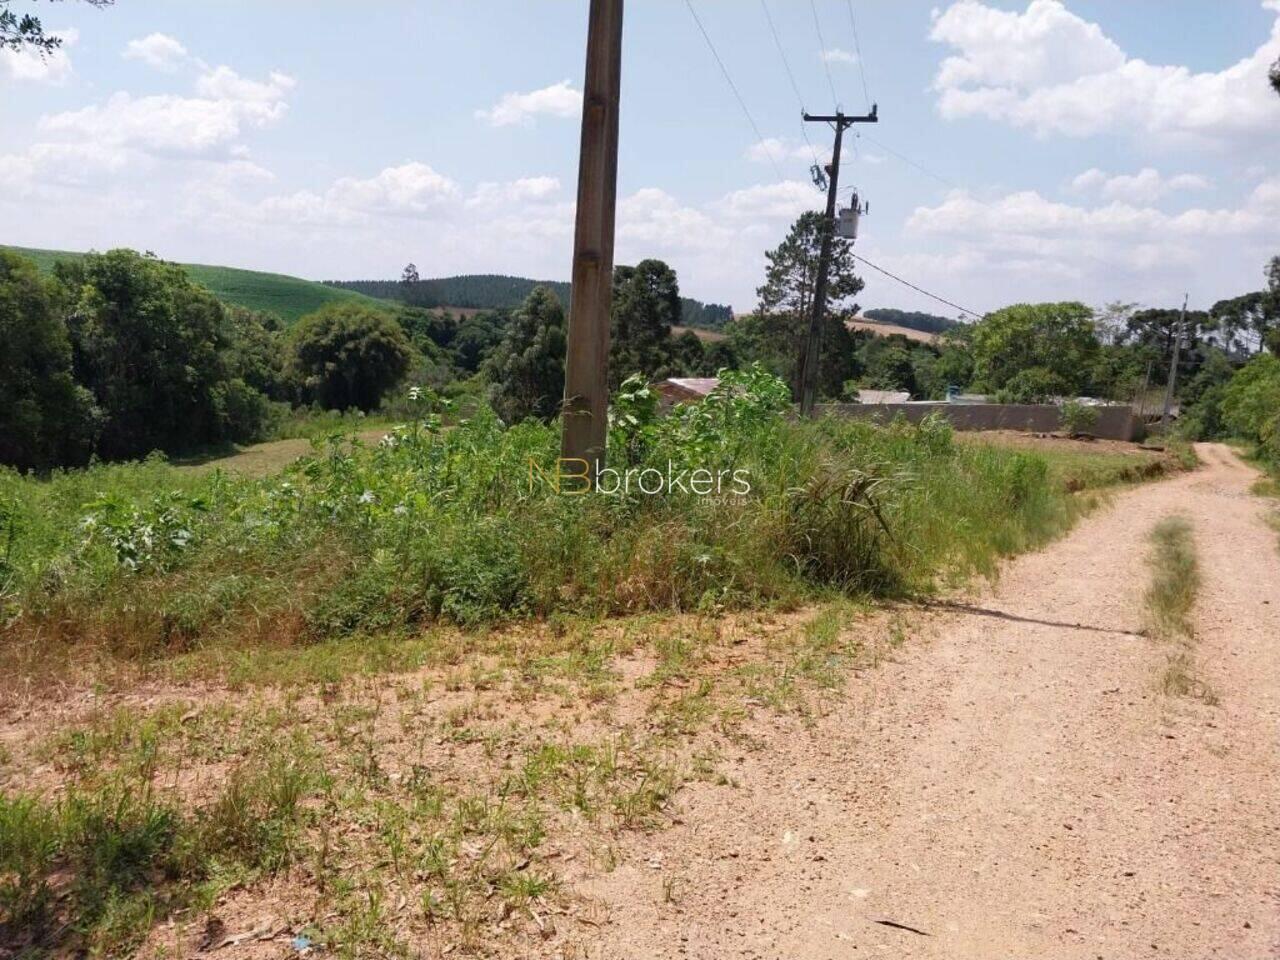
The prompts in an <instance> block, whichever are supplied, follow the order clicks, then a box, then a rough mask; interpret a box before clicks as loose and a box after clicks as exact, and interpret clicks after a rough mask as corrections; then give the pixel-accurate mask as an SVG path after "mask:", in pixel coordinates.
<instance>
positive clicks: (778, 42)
mask: <svg viewBox="0 0 1280 960" xmlns="http://www.w3.org/2000/svg"><path fill="white" fill-rule="evenodd" d="M760 6H761V7H763V8H764V18H765V20H767V21H768V23H769V32H770V33H772V34H773V43H774V46H776V47H777V48H778V56H779V57H781V58H782V67H783V69H784V70H786V72H787V79H789V80H790V81H791V89H792V91H793V92H794V93H795V95H796V102H797V103H799V104H800V113H801V114H802V115H803V114H804V97H802V96H801V95H800V85H799V84H798V83H796V75H795V74H794V73H792V72H791V63H790V62H789V61H788V60H787V52H786V50H785V49H783V46H782V38H781V37H780V36H778V28H777V26H775V25H774V22H773V14H771V13H770V12H769V2H768V0H760ZM800 132H801V133H802V134H803V135H804V142H805V143H806V144H808V145H809V153H810V154H812V155H813V164H814V166H818V165H819V162H818V151H817V149H816V148H815V147H814V145H813V141H812V140H810V139H809V131H808V129H807V128H806V127H805V124H804V120H803V119H802V120H801V121H800Z"/></svg>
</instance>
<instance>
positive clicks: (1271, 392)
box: [1222, 353, 1280, 443]
mask: <svg viewBox="0 0 1280 960" xmlns="http://www.w3.org/2000/svg"><path fill="white" fill-rule="evenodd" d="M1277 418H1280V359H1277V358H1276V357H1275V356H1273V355H1271V354H1269V353H1264V354H1262V355H1261V356H1258V357H1255V358H1254V359H1252V360H1250V361H1249V362H1248V363H1247V364H1245V365H1244V366H1243V367H1241V368H1240V369H1239V370H1237V371H1236V373H1235V376H1233V377H1232V378H1231V382H1230V383H1228V384H1227V385H1226V387H1225V388H1224V390H1223V396H1222V419H1223V421H1224V422H1225V424H1226V427H1227V429H1228V430H1229V431H1230V432H1231V434H1232V435H1233V436H1236V437H1240V438H1241V439H1244V440H1250V441H1253V442H1254V443H1257V442H1259V441H1262V440H1263V439H1265V438H1264V431H1265V429H1266V428H1267V427H1268V426H1269V425H1271V424H1272V423H1273V422H1275V421H1276V419H1277Z"/></svg>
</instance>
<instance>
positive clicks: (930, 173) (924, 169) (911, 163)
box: [858, 133, 964, 190]
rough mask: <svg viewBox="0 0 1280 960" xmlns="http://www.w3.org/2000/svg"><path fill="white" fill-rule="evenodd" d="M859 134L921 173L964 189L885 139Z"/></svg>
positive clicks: (958, 188) (950, 185)
mask: <svg viewBox="0 0 1280 960" xmlns="http://www.w3.org/2000/svg"><path fill="white" fill-rule="evenodd" d="M858 136H859V138H861V137H866V139H867V140H869V141H871V142H872V143H874V144H875V145H876V146H877V147H879V148H880V149H881V150H884V151H885V152H886V153H891V154H893V155H894V156H895V157H897V158H898V159H899V160H901V161H902V162H903V163H905V164H907V165H909V166H912V167H915V168H916V169H917V170H919V171H920V172H921V173H923V174H924V175H925V176H926V177H932V178H933V179H934V180H937V181H938V182H939V183H942V184H945V185H946V186H948V187H954V188H955V189H957V190H963V189H964V188H963V187H961V186H960V184H958V183H956V182H955V181H954V180H949V179H947V178H946V177H944V176H943V175H942V174H940V173H934V172H933V171H932V170H930V169H929V168H928V167H925V166H922V165H921V164H919V163H916V162H915V161H914V160H912V159H911V158H910V157H908V156H907V155H906V154H903V153H899V152H898V151H897V150H895V149H893V147H891V146H889V145H888V144H887V143H885V142H883V141H881V140H877V139H876V138H875V137H872V136H868V135H867V134H865V133H860V134H858Z"/></svg>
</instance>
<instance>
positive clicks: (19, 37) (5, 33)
mask: <svg viewBox="0 0 1280 960" xmlns="http://www.w3.org/2000/svg"><path fill="white" fill-rule="evenodd" d="M84 2H85V3H87V4H89V5H90V6H92V7H107V6H110V5H111V4H112V3H114V2H115V0H84ZM60 46H62V38H61V37H56V36H54V35H53V34H48V33H45V32H44V26H43V25H42V24H41V23H40V18H39V17H33V16H32V15H31V14H29V13H26V14H23V15H22V16H18V15H17V14H16V13H14V12H13V11H12V10H10V9H9V0H0V50H21V49H23V48H30V49H33V50H37V51H39V52H40V54H41V55H42V56H47V55H48V54H50V53H53V51H55V50H57V49H58V48H59V47H60Z"/></svg>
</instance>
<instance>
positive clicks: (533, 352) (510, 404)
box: [485, 287, 567, 423]
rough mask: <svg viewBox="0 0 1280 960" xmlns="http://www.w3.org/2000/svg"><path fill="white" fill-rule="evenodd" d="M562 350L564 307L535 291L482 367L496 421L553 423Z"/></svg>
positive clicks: (559, 395) (557, 408)
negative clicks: (545, 421) (498, 419)
mask: <svg viewBox="0 0 1280 960" xmlns="http://www.w3.org/2000/svg"><path fill="white" fill-rule="evenodd" d="M566 349H567V341H566V339H565V321H564V308H563V307H562V306H561V305H560V301H559V300H558V299H557V298H556V295H555V294H554V293H552V292H551V290H550V288H548V287H535V288H534V289H533V292H532V293H530V294H529V296H528V297H527V298H526V299H525V302H524V305H523V306H521V307H520V309H519V310H517V311H516V313H515V315H514V316H513V317H512V318H511V325H510V327H509V328H508V330H507V335H506V338H505V339H504V340H503V341H502V344H501V345H500V346H499V347H498V349H497V350H495V351H494V353H493V355H492V356H491V357H489V359H488V360H487V361H486V362H485V372H486V374H487V375H488V377H489V380H490V382H491V384H492V385H491V387H490V388H489V396H490V401H491V402H492V404H493V409H494V410H495V411H496V412H497V414H498V416H500V417H501V418H502V419H503V420H505V421H506V422H507V423H519V422H520V421H522V420H526V419H528V418H529V417H537V418H538V419H539V420H552V419H554V418H555V416H556V415H557V414H558V413H559V412H560V403H561V401H562V400H563V398H564V358H565V351H566Z"/></svg>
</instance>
